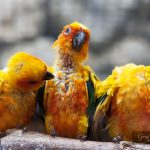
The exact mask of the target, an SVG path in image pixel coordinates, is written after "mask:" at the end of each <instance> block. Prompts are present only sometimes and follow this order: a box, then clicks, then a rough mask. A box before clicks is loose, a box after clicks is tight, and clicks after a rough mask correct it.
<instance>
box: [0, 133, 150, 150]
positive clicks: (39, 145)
mask: <svg viewBox="0 0 150 150" xmlns="http://www.w3.org/2000/svg"><path fill="white" fill-rule="evenodd" d="M1 149H4V150H7V149H9V150H22V149H30V150H34V149H35V150H47V149H48V150H51V149H54V150H60V149H61V150H70V149H72V150H95V149H96V150H122V149H128V150H134V149H135V150H150V145H148V144H137V143H131V142H125V141H122V142H120V143H119V144H116V143H111V142H94V141H85V142H81V141H79V140H75V139H67V138H61V137H55V138H53V137H51V136H49V135H44V134H41V133H36V132H26V133H23V134H22V131H21V130H16V131H15V132H13V133H12V134H9V135H7V136H5V137H3V138H1Z"/></svg>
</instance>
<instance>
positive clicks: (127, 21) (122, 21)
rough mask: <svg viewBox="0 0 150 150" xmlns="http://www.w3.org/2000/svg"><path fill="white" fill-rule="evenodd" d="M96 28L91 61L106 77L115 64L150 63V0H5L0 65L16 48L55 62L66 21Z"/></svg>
mask: <svg viewBox="0 0 150 150" xmlns="http://www.w3.org/2000/svg"><path fill="white" fill-rule="evenodd" d="M74 21H78V22H81V23H83V24H85V25H86V26H87V27H89V28H90V30H91V42H90V50H89V53H90V54H89V59H88V62H87V63H88V64H89V65H90V66H91V67H92V68H93V69H94V71H96V73H97V74H98V76H99V77H100V78H101V79H104V78H105V77H106V76H107V75H108V74H110V73H111V70H112V68H113V67H114V66H116V65H123V64H126V63H130V62H133V63H136V64H144V65H149V64H150V0H119V1H118V0H92V1H91V0H63V1H60V0H25V1H24V0H0V68H3V67H4V66H5V64H6V62H7V59H8V58H9V57H10V56H11V55H12V54H13V53H15V52H17V51H26V52H28V53H31V54H33V55H36V56H38V57H40V58H42V59H43V60H45V61H46V62H47V63H48V64H49V65H52V64H53V61H54V58H55V57H54V56H55V50H52V49H51V45H52V42H53V41H54V40H56V38H57V36H58V34H59V33H60V31H61V30H62V27H63V26H64V25H66V24H69V23H71V22H74Z"/></svg>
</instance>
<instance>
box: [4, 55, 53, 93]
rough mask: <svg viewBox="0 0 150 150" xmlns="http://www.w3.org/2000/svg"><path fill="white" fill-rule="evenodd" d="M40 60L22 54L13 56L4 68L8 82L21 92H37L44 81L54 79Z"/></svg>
mask: <svg viewBox="0 0 150 150" xmlns="http://www.w3.org/2000/svg"><path fill="white" fill-rule="evenodd" d="M47 69H48V68H47V65H46V64H45V63H44V62H43V61H42V60H40V59H38V58H36V57H34V56H31V55H29V54H27V53H24V52H19V53H17V54H15V55H13V56H12V57H11V58H10V59H9V61H8V63H7V68H6V75H7V80H8V82H9V83H10V84H11V85H12V86H13V87H14V88H16V89H18V90H21V91H30V90H37V89H38V88H39V87H40V86H41V85H42V84H43V83H44V81H45V80H49V79H52V78H54V76H53V75H52V74H51V73H50V72H48V71H47Z"/></svg>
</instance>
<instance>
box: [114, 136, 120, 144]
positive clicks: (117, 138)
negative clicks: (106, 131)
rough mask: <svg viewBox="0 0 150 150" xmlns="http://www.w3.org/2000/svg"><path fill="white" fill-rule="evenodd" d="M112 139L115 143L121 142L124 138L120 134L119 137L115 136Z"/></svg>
mask: <svg viewBox="0 0 150 150" xmlns="http://www.w3.org/2000/svg"><path fill="white" fill-rule="evenodd" d="M112 141H113V142H114V143H120V141H122V138H121V137H120V136H117V137H115V138H113V139H112Z"/></svg>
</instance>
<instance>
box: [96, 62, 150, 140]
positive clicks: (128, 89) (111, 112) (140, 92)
mask: <svg viewBox="0 0 150 150" xmlns="http://www.w3.org/2000/svg"><path fill="white" fill-rule="evenodd" d="M106 93H107V98H106V99H105V100H104V101H103V102H101V103H100V104H99V106H98V107H97V110H96V113H95V116H94V122H95V125H94V126H95V128H94V130H95V133H97V132H98V130H100V131H101V132H100V134H101V135H102V133H104V132H105V131H107V132H108V135H109V138H110V139H112V138H116V137H117V138H118V139H120V138H122V139H123V140H127V141H138V135H140V134H144V133H146V132H147V134H149V133H150V66H143V65H135V64H127V65H125V66H121V67H116V68H115V69H114V70H113V72H112V75H110V76H109V77H108V78H107V79H106V80H104V81H103V82H101V87H100V90H99V95H104V94H106ZM103 118H105V121H106V125H105V126H103V125H102V124H101V126H99V122H102V119H103ZM119 137H120V138H119ZM115 140H117V139H115ZM139 142H140V141H139Z"/></svg>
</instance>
